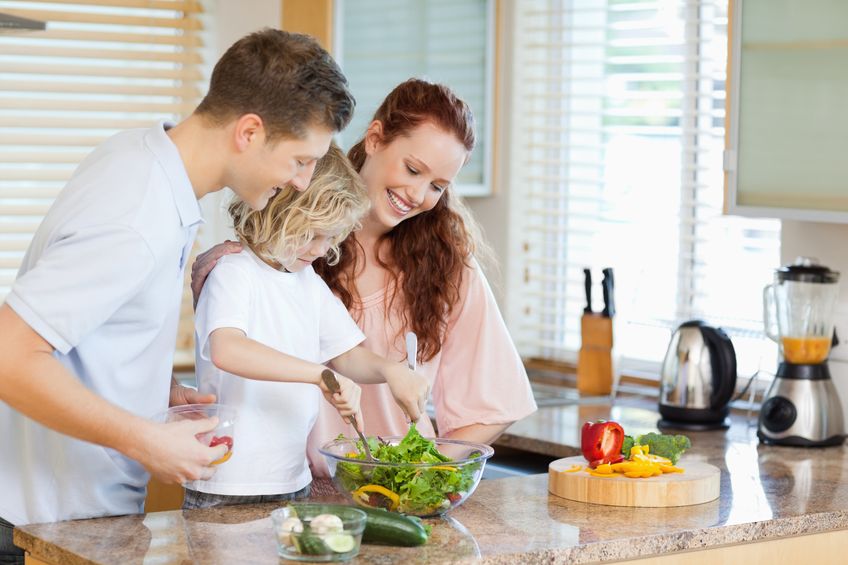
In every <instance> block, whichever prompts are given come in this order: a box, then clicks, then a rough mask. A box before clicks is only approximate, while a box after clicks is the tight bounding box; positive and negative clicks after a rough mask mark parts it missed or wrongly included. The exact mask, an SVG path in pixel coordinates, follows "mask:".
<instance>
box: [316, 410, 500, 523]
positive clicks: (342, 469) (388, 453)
mask: <svg viewBox="0 0 848 565" xmlns="http://www.w3.org/2000/svg"><path fill="white" fill-rule="evenodd" d="M366 441H368V445H369V447H370V449H371V453H372V454H373V456H374V460H368V459H367V458H366V455H365V453H364V449H363V447H362V442H361V441H360V440H356V439H350V438H346V437H344V436H339V438H338V439H336V440H334V441H331V442H330V443H328V444H326V445H325V446H324V447H322V448H321V450H320V451H321V453H322V454H323V455H324V457H325V458H326V459H327V464H328V465H329V468H330V475H331V476H332V477H333V482H334V483H335V486H336V488H337V489H338V490H339V491H341V492H342V493H344V494H346V495H347V496H349V497H350V498H351V500H353V502H355V503H356V504H359V505H361V506H366V507H375V508H385V509H386V510H389V511H392V512H400V513H402V514H409V515H412V516H421V517H426V516H438V515H440V514H444V513H445V512H447V511H448V510H451V509H452V508H456V507H457V506H459V505H460V504H462V503H463V502H465V500H467V499H468V497H469V496H471V494H472V493H473V492H474V489H475V488H477V484H478V483H479V482H480V477H481V476H482V474H483V468H484V466H485V465H486V460H487V459H488V458H489V457H491V456H492V455H493V454H494V450H493V449H492V448H491V447H489V446H488V445H484V444H479V443H472V442H467V441H460V440H451V439H441V438H425V437H423V436H421V434H420V433H419V432H418V430H417V429H416V427H415V424H412V426H410V428H409V432H408V433H407V434H406V436H404V437H388V438H380V437H369V438H367V440H366Z"/></svg>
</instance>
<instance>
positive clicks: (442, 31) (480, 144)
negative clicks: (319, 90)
mask: <svg viewBox="0 0 848 565" xmlns="http://www.w3.org/2000/svg"><path fill="white" fill-rule="evenodd" d="M335 30H336V41H335V42H334V43H335V45H337V46H338V49H337V53H336V58H337V60H338V61H339V63H340V64H341V66H342V68H343V69H344V72H345V75H346V76H347V78H348V80H349V81H350V87H351V91H352V92H353V95H354V96H355V97H356V112H355V114H354V117H353V120H352V121H351V123H350V125H349V126H348V127H347V129H345V131H344V132H342V134H341V139H342V145H343V146H344V147H345V149H347V148H349V147H350V146H351V145H353V144H354V143H356V141H358V140H359V139H360V138H361V136H362V134H363V133H364V132H365V130H366V128H367V127H368V124H369V122H370V120H371V118H372V117H373V115H374V111H375V110H376V109H377V107H378V106H379V105H380V103H381V102H382V101H383V99H384V98H385V97H386V95H387V94H388V93H389V92H391V90H392V89H393V88H394V87H395V86H397V85H398V84H400V83H401V82H403V81H405V80H406V79H408V78H410V77H420V78H426V79H428V80H431V81H433V82H441V83H444V84H446V85H448V86H450V87H451V88H452V89H454V91H455V92H456V93H457V94H458V95H459V96H460V97H461V98H462V99H463V100H465V101H466V102H467V103H468V104H469V106H471V110H472V111H473V112H474V117H475V119H476V126H477V127H476V133H477V147H476V148H475V150H474V154H473V156H472V158H471V161H470V162H469V163H468V164H467V165H466V166H465V167H464V168H463V169H462V171H461V172H460V175H459V178H458V185H459V190H460V192H461V194H463V195H465V196H479V195H484V194H488V193H489V192H490V190H491V175H490V171H491V151H492V147H491V146H492V142H491V135H492V124H491V115H492V104H493V91H492V88H493V87H492V85H493V76H492V75H493V66H492V65H493V59H494V55H493V52H494V51H493V50H494V47H493V32H494V5H493V1H492V0H426V1H425V0H344V1H340V2H338V3H337V6H336V25H335Z"/></svg>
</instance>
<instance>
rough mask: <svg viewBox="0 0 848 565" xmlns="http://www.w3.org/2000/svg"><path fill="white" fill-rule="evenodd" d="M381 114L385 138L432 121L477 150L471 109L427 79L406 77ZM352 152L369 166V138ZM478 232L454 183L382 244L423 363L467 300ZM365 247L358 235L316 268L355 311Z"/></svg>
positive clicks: (377, 117)
mask: <svg viewBox="0 0 848 565" xmlns="http://www.w3.org/2000/svg"><path fill="white" fill-rule="evenodd" d="M374 120H379V121H380V123H381V124H382V126H383V128H382V139H381V142H382V143H384V144H388V143H391V142H392V141H393V140H394V139H396V138H397V137H399V136H403V135H408V134H409V133H410V132H411V131H412V130H413V129H414V128H416V127H418V126H419V125H421V124H422V123H425V122H428V123H432V124H433V125H435V126H437V127H439V128H441V129H442V130H444V131H446V132H449V133H452V134H454V135H455V136H456V138H457V140H458V141H459V142H460V143H462V145H463V146H464V147H465V149H466V150H468V152H469V154H470V153H471V151H472V150H473V148H474V118H473V116H472V114H471V109H470V108H469V107H468V105H467V104H466V103H465V102H463V101H462V100H460V99H459V98H457V96H456V95H455V94H454V93H453V92H452V91H451V90H450V89H449V88H448V87H446V86H444V85H441V84H432V83H430V82H427V81H424V80H419V79H410V80H407V81H406V82H403V83H401V84H400V85H398V86H397V87H396V88H395V89H394V90H392V92H391V93H389V95H388V96H387V97H386V99H385V100H384V101H383V103H382V104H381V105H380V107H379V108H378V109H377V112H376V113H375V114H374ZM348 157H349V158H350V160H351V162H352V163H353V166H354V168H356V170H357V171H358V170H360V169H361V168H362V165H363V163H365V157H366V154H365V140H364V138H363V139H362V140H360V141H359V142H358V143H356V145H354V146H353V147H351V149H350V151H348ZM475 231H476V225H474V224H473V221H471V220H470V218H469V217H468V215H467V213H466V212H465V209H464V207H463V206H462V203H461V202H460V201H459V199H458V198H456V199H454V198H453V195H452V194H451V190H450V189H449V190H447V191H446V192H445V193H444V194H443V195H442V197H441V198H440V199H439V202H438V203H437V204H436V206H435V207H434V208H433V209H432V210H430V211H428V212H424V213H422V214H419V215H417V216H414V217H412V218H410V219H408V220H404V221H402V222H401V223H399V224H398V225H397V226H395V227H394V228H393V229H392V230H391V231H389V232H388V233H386V234H385V235H383V236H382V237H381V238H380V240H379V242H378V244H377V245H378V246H379V248H380V249H387V250H388V256H387V257H386V254H385V253H384V254H382V255H383V257H382V258H378V261H379V263H380V264H381V266H382V267H384V268H385V269H387V270H388V271H389V272H390V273H391V276H392V279H393V282H394V285H393V288H395V289H400V292H401V294H402V296H403V304H404V305H405V310H404V311H403V312H401V320H402V323H403V326H402V327H403V328H404V331H409V330H411V331H414V332H415V333H416V334H417V335H418V359H419V361H421V362H424V361H429V360H430V359H432V358H433V357H434V356H435V355H436V354H437V353H438V352H439V351H440V350H441V347H442V339H443V337H444V334H445V330H446V328H447V324H448V318H449V316H450V314H451V312H452V311H453V308H454V306H456V304H457V302H458V301H459V298H460V295H459V292H460V285H461V284H462V273H463V270H464V269H465V268H467V267H468V266H469V261H470V259H471V256H472V254H473V253H474V251H475V247H476V246H475V239H476V238H475V237H474V232H475ZM385 244H387V245H385ZM363 253H364V251H363V249H362V246H361V245H360V244H359V242H357V241H356V234H355V233H354V234H352V235H351V236H350V237H348V238H347V239H346V240H345V241H344V242H343V243H342V245H341V260H340V261H339V263H338V264H337V265H335V266H330V265H327V264H326V262H324V261H323V260H319V261H316V262H315V263H314V268H315V271H316V272H318V274H319V275H321V277H322V278H323V279H324V281H325V282H326V283H327V285H328V286H329V287H330V289H331V290H332V291H333V292H334V293H335V294H336V295H337V296H338V297H339V298H340V299H341V300H342V302H343V303H344V305H345V306H346V307H347V308H348V310H351V311H352V312H353V313H354V315H356V310H357V308H359V305H360V296H359V295H358V293H357V291H356V284H355V278H356V275H357V273H358V269H360V270H361V268H362V267H361V266H360V261H362V260H363ZM383 259H385V262H384V260H383ZM396 294H397V293H396V292H395V293H391V296H387V297H386V301H387V304H386V310H387V311H390V309H391V308H393V306H394V300H395V297H396Z"/></svg>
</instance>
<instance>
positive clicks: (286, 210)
mask: <svg viewBox="0 0 848 565" xmlns="http://www.w3.org/2000/svg"><path fill="white" fill-rule="evenodd" d="M369 207H370V202H369V200H368V193H367V191H366V189H365V185H364V183H363V182H362V179H360V178H359V174H358V173H357V172H356V170H355V169H354V168H353V166H352V165H351V164H350V161H348V159H347V157H346V156H345V154H344V152H342V150H341V149H340V148H339V146H338V145H336V144H335V143H332V144H331V145H330V149H329V151H327V154H326V155H325V156H323V157H321V158H320V159H319V160H318V162H317V164H316V165H315V172H314V174H313V175H312V182H311V183H310V184H309V188H307V189H306V190H305V191H303V192H298V191H297V190H295V189H294V188H292V187H287V188H285V189H283V190H281V191H280V192H278V193H277V194H276V195H274V196H273V197H272V198H271V199H270V200H269V201H268V205H267V206H266V207H265V208H263V209H262V210H252V209H251V208H250V206H248V205H247V204H246V203H245V202H243V201H242V200H240V199H238V198H235V199H233V201H232V202H231V203H230V206H229V212H230V217H231V218H232V219H233V224H234V225H233V227H234V229H235V232H236V235H237V236H238V238H239V239H240V240H241V241H242V243H244V244H246V245H247V246H248V247H250V249H251V250H253V252H254V253H255V254H256V255H257V256H258V257H260V258H261V259H263V260H265V261H268V262H270V263H279V264H280V265H288V264H290V263H292V262H293V261H294V260H295V259H296V258H297V251H298V250H299V249H301V248H302V247H303V246H305V245H306V244H307V243H309V242H310V241H311V240H312V238H313V237H314V236H315V235H316V232H321V233H323V234H328V235H330V236H332V237H331V241H330V249H329V251H328V252H327V256H326V260H327V261H328V262H329V263H330V264H335V263H337V262H338V260H339V256H340V252H339V244H341V242H342V241H344V239H345V238H346V237H347V236H348V235H349V234H350V232H352V231H353V230H356V229H359V227H360V224H359V220H360V219H361V218H362V216H364V215H365V213H366V212H367V211H368V208H369Z"/></svg>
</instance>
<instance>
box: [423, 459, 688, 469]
mask: <svg viewBox="0 0 848 565" xmlns="http://www.w3.org/2000/svg"><path fill="white" fill-rule="evenodd" d="M669 463H671V461H669ZM427 469H428V470H430V471H435V470H436V469H438V470H440V471H457V468H456V467H451V466H450V465H434V466H432V467H427Z"/></svg>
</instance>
